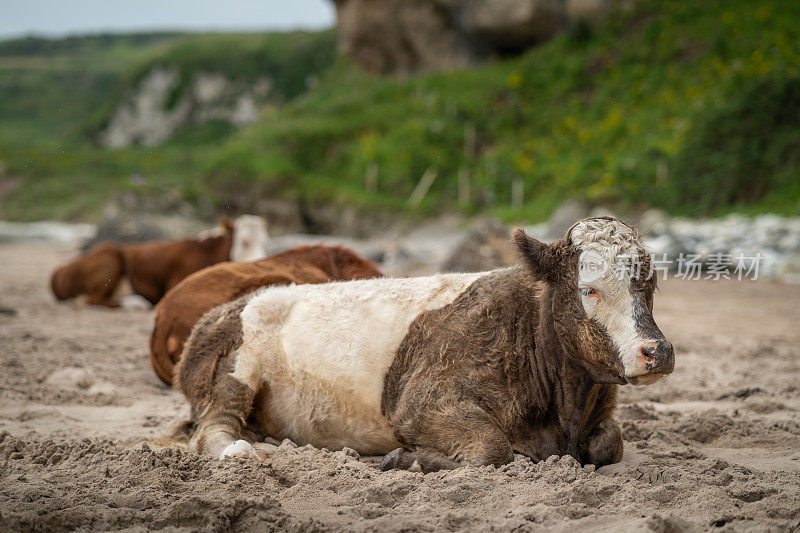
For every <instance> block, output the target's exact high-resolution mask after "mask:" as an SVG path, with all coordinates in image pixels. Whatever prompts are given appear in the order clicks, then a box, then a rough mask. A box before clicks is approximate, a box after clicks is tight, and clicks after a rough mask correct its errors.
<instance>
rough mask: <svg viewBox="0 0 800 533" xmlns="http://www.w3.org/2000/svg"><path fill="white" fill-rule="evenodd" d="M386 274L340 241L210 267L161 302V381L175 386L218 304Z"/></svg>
mask: <svg viewBox="0 0 800 533" xmlns="http://www.w3.org/2000/svg"><path fill="white" fill-rule="evenodd" d="M381 275H382V274H381V273H380V272H379V271H378V269H377V268H376V267H375V265H374V264H372V263H371V262H369V261H367V260H366V259H364V258H362V257H360V256H359V255H357V254H356V253H355V252H353V251H352V250H348V249H347V248H342V247H339V246H299V247H297V248H293V249H291V250H288V251H286V252H282V253H280V254H277V255H273V256H271V257H268V258H266V259H262V260H260V261H254V262H251V263H222V264H219V265H214V266H212V267H209V268H205V269H203V270H201V271H199V272H195V273H194V274H192V275H191V276H189V277H188V278H186V279H185V280H183V281H182V282H180V283H179V284H178V285H176V286H175V287H174V288H173V289H172V290H170V291H169V292H168V293H167V294H166V295H165V296H164V298H163V299H162V300H161V302H159V304H158V306H157V307H156V320H155V327H154V328H153V334H152V335H151V336H150V363H151V364H152V365H153V370H154V371H155V373H156V375H158V377H159V378H160V379H161V381H163V382H164V383H166V384H167V385H171V384H172V369H173V366H174V365H175V363H177V362H178V359H179V358H180V355H181V351H182V350H183V344H184V342H186V339H187V337H189V333H191V331H192V327H193V326H194V325H195V323H196V322H197V321H198V320H200V318H201V317H202V316H203V315H204V314H205V313H206V312H207V311H209V310H211V309H213V308H214V307H217V306H218V305H221V304H224V303H226V302H230V301H231V300H234V299H236V298H238V297H240V296H242V295H244V294H247V293H249V292H252V291H254V290H255V289H257V288H259V287H265V286H269V285H289V284H292V283H296V284H298V285H300V284H303V283H324V282H326V281H332V280H351V279H368V278H377V277H380V276H381Z"/></svg>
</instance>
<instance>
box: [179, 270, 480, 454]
mask: <svg viewBox="0 0 800 533" xmlns="http://www.w3.org/2000/svg"><path fill="white" fill-rule="evenodd" d="M481 275H482V274H446V275H436V276H430V277H424V278H409V279H387V278H384V279H372V280H359V281H350V282H333V283H326V284H323V285H303V286H297V287H272V288H268V289H264V290H260V291H257V292H256V293H254V294H253V295H252V296H251V297H250V298H249V301H248V303H247V305H246V306H245V307H244V308H243V310H242V312H241V323H242V342H241V345H240V347H239V348H238V349H237V351H236V355H235V363H234V368H235V369H236V370H235V372H234V374H233V375H234V377H236V378H237V379H238V380H239V381H241V382H243V383H246V384H248V385H250V386H251V387H253V388H254V389H258V388H259V387H260V386H261V384H262V383H266V387H267V388H268V391H269V392H268V394H266V395H265V396H264V398H265V399H264V405H261V406H259V408H260V409H257V412H259V410H260V413H261V418H262V420H261V421H262V425H263V426H265V427H269V428H271V433H272V434H273V436H274V437H277V438H281V437H289V438H292V439H293V440H295V441H296V442H300V443H310V444H314V445H316V446H323V447H328V448H334V449H335V448H341V447H342V446H345V445H346V446H354V445H357V446H358V449H359V451H360V452H362V453H385V452H386V451H389V450H392V449H394V448H395V447H397V441H396V439H395V437H394V434H393V432H392V430H391V428H390V426H389V424H388V422H387V421H386V419H385V418H384V416H383V414H382V413H381V395H382V391H383V386H384V376H385V375H386V372H387V370H388V368H389V366H390V365H391V363H392V361H393V359H394V357H395V353H396V351H397V348H398V346H399V345H400V343H401V341H402V340H403V338H404V336H405V335H406V333H407V331H408V327H409V325H410V324H411V322H412V321H413V320H414V318H415V317H416V316H417V315H419V314H420V313H422V312H424V311H427V310H430V309H436V308H439V307H442V306H444V305H446V304H448V303H450V302H452V301H453V300H454V299H455V298H456V297H457V296H458V295H459V294H460V293H462V292H463V291H464V290H465V289H466V287H468V286H469V285H470V284H471V283H472V282H473V281H474V280H475V279H477V278H478V277H480V276H481ZM195 334H197V330H195V333H193V335H195ZM257 416H258V415H257ZM356 443H358V444H356Z"/></svg>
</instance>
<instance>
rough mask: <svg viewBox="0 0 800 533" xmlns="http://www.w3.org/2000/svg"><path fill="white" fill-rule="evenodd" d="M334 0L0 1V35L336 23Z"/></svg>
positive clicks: (268, 27) (310, 26) (244, 28)
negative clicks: (332, 0)
mask: <svg viewBox="0 0 800 533" xmlns="http://www.w3.org/2000/svg"><path fill="white" fill-rule="evenodd" d="M334 21H335V10H334V7H333V2H331V0H0V38H3V39H7V38H13V37H19V36H23V35H31V34H34V35H39V36H46V37H60V36H64V35H72V34H84V33H100V32H130V31H141V30H146V31H152V30H184V31H213V30H220V31H259V30H290V29H298V28H302V29H316V28H325V27H330V26H333V24H334Z"/></svg>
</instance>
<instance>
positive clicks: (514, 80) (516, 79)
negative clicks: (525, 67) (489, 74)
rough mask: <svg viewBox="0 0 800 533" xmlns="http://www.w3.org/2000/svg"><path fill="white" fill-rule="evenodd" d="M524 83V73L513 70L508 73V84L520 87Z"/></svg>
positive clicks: (512, 86)
mask: <svg viewBox="0 0 800 533" xmlns="http://www.w3.org/2000/svg"><path fill="white" fill-rule="evenodd" d="M521 85H522V74H520V73H519V72H512V73H511V74H509V75H508V86H509V87H511V88H512V89H519V87H520V86H521Z"/></svg>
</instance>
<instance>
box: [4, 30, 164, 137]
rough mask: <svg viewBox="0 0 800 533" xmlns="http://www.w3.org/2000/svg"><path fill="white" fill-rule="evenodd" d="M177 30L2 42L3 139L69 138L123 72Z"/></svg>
mask: <svg viewBox="0 0 800 533" xmlns="http://www.w3.org/2000/svg"><path fill="white" fill-rule="evenodd" d="M179 38H180V36H179V35H178V34H166V33H162V34H155V33H154V34H141V35H135V34H134V35H94V36H87V37H69V38H65V39H55V40H51V39H42V38H36V37H28V38H24V39H15V40H11V41H4V42H0V143H2V144H3V145H9V144H23V143H26V144H27V143H36V144H46V143H48V142H53V141H56V140H59V141H60V140H62V139H68V138H70V136H72V135H74V134H75V133H76V132H77V131H78V129H79V127H80V125H81V124H82V123H83V122H85V121H86V120H87V117H89V116H90V115H91V114H92V113H93V110H94V108H95V107H96V106H97V104H98V102H101V101H103V100H105V99H106V98H108V95H109V94H110V93H111V92H112V91H113V90H114V88H115V87H116V86H117V85H118V83H119V82H120V81H121V79H122V78H123V76H124V74H125V73H126V72H127V71H128V70H129V69H130V68H132V67H133V66H134V65H135V64H137V62H139V61H142V60H143V59H144V58H145V57H147V55H149V54H152V53H153V52H154V51H155V50H157V49H159V48H160V47H163V46H165V45H168V44H169V43H171V42H174V41H175V40H177V39H179Z"/></svg>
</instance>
